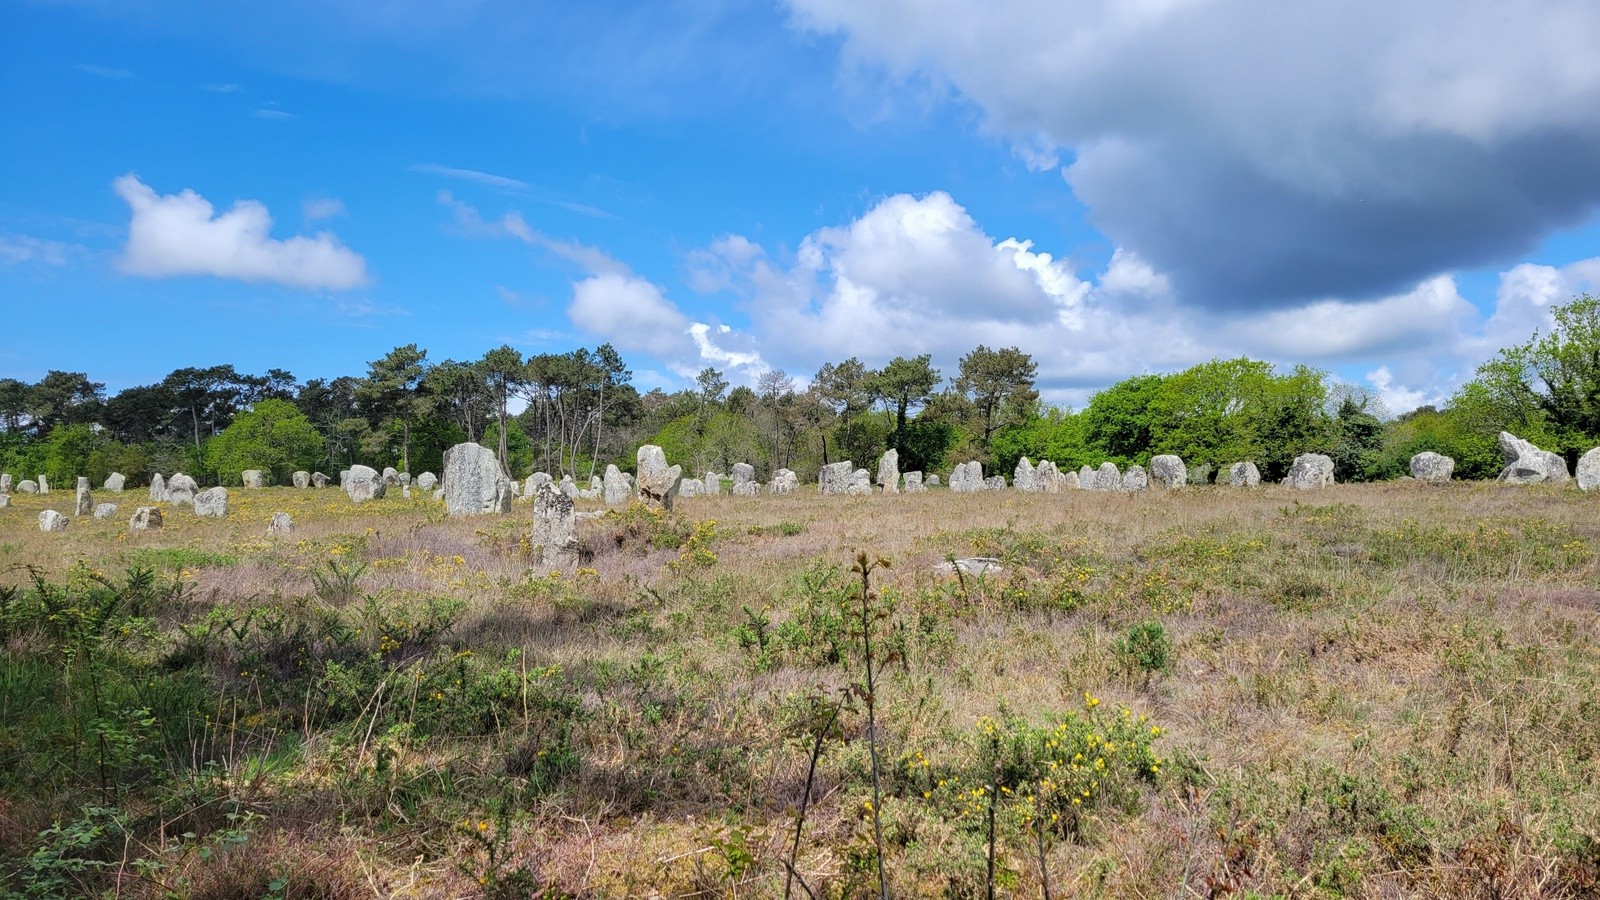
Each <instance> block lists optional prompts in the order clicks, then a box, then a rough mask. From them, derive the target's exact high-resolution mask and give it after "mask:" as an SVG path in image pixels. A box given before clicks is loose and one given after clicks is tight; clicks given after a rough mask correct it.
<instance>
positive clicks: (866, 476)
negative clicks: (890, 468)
mask: <svg viewBox="0 0 1600 900" xmlns="http://www.w3.org/2000/svg"><path fill="white" fill-rule="evenodd" d="M844 492H845V493H846V494H848V495H849V496H851V497H869V496H871V495H872V473H871V472H868V471H867V470H866V469H857V470H855V471H854V472H851V473H850V482H849V483H848V484H846V485H845V488H844Z"/></svg>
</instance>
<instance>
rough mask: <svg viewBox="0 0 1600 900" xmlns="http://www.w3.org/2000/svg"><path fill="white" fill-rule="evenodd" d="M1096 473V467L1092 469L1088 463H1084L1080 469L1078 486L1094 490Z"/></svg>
mask: <svg viewBox="0 0 1600 900" xmlns="http://www.w3.org/2000/svg"><path fill="white" fill-rule="evenodd" d="M1094 475H1095V471H1094V469H1091V468H1090V467H1089V464H1088V463H1084V465H1083V467H1082V468H1080V469H1078V487H1080V488H1083V489H1084V490H1086V491H1092V490H1094Z"/></svg>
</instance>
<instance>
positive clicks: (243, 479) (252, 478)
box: [239, 469, 267, 490]
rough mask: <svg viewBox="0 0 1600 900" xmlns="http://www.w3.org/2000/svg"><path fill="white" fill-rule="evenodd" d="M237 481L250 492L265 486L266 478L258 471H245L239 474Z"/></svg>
mask: <svg viewBox="0 0 1600 900" xmlns="http://www.w3.org/2000/svg"><path fill="white" fill-rule="evenodd" d="M239 481H240V483H241V484H243V485H244V486H245V487H247V488H250V489H251V490H258V489H260V488H264V487H266V486H267V476H266V475H265V474H263V473H262V471H261V470H260V469H245V470H244V471H243V472H240V473H239Z"/></svg>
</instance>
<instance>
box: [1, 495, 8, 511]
mask: <svg viewBox="0 0 1600 900" xmlns="http://www.w3.org/2000/svg"><path fill="white" fill-rule="evenodd" d="M10 505H11V495H10V494H0V509H5V508H6V507H8V506H10Z"/></svg>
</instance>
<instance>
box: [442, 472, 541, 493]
mask: <svg viewBox="0 0 1600 900" xmlns="http://www.w3.org/2000/svg"><path fill="white" fill-rule="evenodd" d="M545 480H546V481H549V480H550V476H548V475H546V476H545ZM438 483H439V478H438V476H437V475H434V474H433V473H432V472H423V473H422V474H421V475H418V476H417V481H416V484H417V487H418V488H420V489H422V490H424V491H431V490H433V488H434V485H437V484H438ZM530 487H531V485H530Z"/></svg>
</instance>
